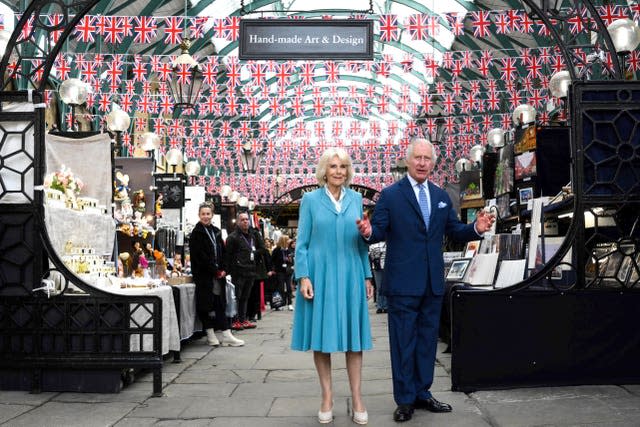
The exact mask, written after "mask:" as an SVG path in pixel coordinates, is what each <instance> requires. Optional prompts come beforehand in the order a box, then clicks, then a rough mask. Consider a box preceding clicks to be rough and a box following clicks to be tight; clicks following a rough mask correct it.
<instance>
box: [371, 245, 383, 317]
mask: <svg viewBox="0 0 640 427" xmlns="http://www.w3.org/2000/svg"><path fill="white" fill-rule="evenodd" d="M386 250H387V249H386V245H385V244H384V242H380V243H374V244H373V245H371V246H369V258H371V269H372V270H373V281H374V282H375V285H376V307H377V310H376V313H378V314H381V313H386V312H387V297H386V296H385V295H384V275H383V274H382V273H383V270H384V258H385V255H386Z"/></svg>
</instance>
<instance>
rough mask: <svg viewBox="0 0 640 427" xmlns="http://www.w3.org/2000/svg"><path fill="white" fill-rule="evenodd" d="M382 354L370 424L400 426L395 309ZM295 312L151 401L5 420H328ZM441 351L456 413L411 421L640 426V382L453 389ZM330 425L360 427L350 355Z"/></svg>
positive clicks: (84, 404)
mask: <svg viewBox="0 0 640 427" xmlns="http://www.w3.org/2000/svg"><path fill="white" fill-rule="evenodd" d="M371 319H372V329H373V331H372V332H373V337H374V350H372V351H369V352H366V353H365V356H364V369H363V387H362V389H363V394H364V396H365V404H366V405H367V408H368V411H369V425H370V426H372V427H376V426H395V425H398V424H396V423H395V422H394V421H393V418H392V413H393V410H394V409H395V404H394V402H393V397H392V394H391V369H390V359H389V353H388V351H389V343H388V339H387V332H386V328H387V322H386V320H387V319H386V315H384V314H375V312H374V311H373V310H372V311H371ZM291 321H292V312H289V311H278V312H268V313H265V315H264V316H263V319H262V320H261V321H259V322H258V328H257V329H254V330H249V331H242V332H240V333H238V335H239V336H240V337H241V338H242V339H244V340H246V342H247V344H246V346H245V347H241V348H229V347H225V348H212V347H209V346H207V345H206V343H205V340H204V339H200V340H194V341H191V342H188V343H186V344H185V345H184V349H183V351H182V363H179V364H174V363H171V361H167V362H166V363H165V365H164V367H163V375H162V376H163V387H164V388H163V396H162V397H159V398H153V397H150V395H151V391H152V384H151V375H150V374H140V375H139V376H138V377H137V378H136V382H135V383H133V384H132V385H130V386H128V387H126V388H124V389H123V390H122V392H120V393H118V394H98V393H41V394H37V395H34V394H29V393H26V392H9V391H0V425H2V426H21V427H23V426H64V427H71V426H82V427H92V426H117V427H145V426H163V427H164V426H167V427H168V426H187V427H199V426H214V427H244V426H246V427H261V426H266V427H270V426H287V427H288V426H318V425H319V424H318V422H317V420H316V413H317V411H318V406H319V404H320V398H319V393H320V388H319V385H318V382H317V379H316V374H315V370H314V367H313V361H312V356H311V354H310V353H300V352H294V351H291V350H290V349H289V339H290V330H291ZM442 350H443V348H442V347H440V348H439V351H438V363H437V366H436V378H435V381H434V385H433V388H432V391H433V392H434V395H435V396H436V397H437V398H438V399H439V400H442V401H444V402H447V403H450V404H451V405H453V408H454V410H453V412H452V413H449V414H432V413H430V412H426V411H416V413H415V415H414V417H413V419H412V420H411V421H409V422H407V423H404V426H407V427H409V426H434V427H437V426H447V427H463V426H469V427H482V426H504V427H517V426H522V427H532V426H567V427H568V426H598V427H599V426H603V427H604V426H607V427H609V426H640V385H632V386H615V385H605V386H579V387H555V388H530V389H515V390H503V391H482V392H475V393H471V394H468V395H467V394H464V393H458V392H452V391H451V381H450V378H449V373H448V372H449V369H450V357H449V355H447V354H443V353H442ZM333 366H334V377H333V381H334V395H335V404H334V415H335V420H334V422H333V423H332V424H329V425H330V426H331V425H333V426H355V424H353V422H352V421H351V419H350V416H349V408H350V396H349V385H348V381H347V375H346V370H345V361H344V357H343V356H342V355H340V354H337V355H334V357H333Z"/></svg>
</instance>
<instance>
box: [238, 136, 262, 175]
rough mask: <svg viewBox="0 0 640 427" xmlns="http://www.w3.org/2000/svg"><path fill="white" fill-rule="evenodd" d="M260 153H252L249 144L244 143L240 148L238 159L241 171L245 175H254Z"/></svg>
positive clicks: (260, 156)
mask: <svg viewBox="0 0 640 427" xmlns="http://www.w3.org/2000/svg"><path fill="white" fill-rule="evenodd" d="M262 155H263V154H262V152H261V151H254V150H253V148H252V147H251V143H250V142H246V143H245V144H244V145H243V146H242V153H240V157H241V160H242V169H243V170H244V171H245V172H247V173H256V170H257V169H258V165H259V164H260V160H261V159H262Z"/></svg>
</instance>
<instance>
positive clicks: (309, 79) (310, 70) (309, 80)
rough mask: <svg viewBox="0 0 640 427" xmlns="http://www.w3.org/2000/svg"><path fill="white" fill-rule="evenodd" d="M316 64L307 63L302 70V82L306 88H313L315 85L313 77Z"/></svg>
mask: <svg viewBox="0 0 640 427" xmlns="http://www.w3.org/2000/svg"><path fill="white" fill-rule="evenodd" d="M315 68H316V66H315V64H314V63H312V62H305V63H304V64H302V67H301V70H300V82H301V83H302V84H303V85H304V86H312V85H313V75H314V72H315Z"/></svg>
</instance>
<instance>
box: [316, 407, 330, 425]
mask: <svg viewBox="0 0 640 427" xmlns="http://www.w3.org/2000/svg"><path fill="white" fill-rule="evenodd" d="M331 421H333V408H331V409H329V410H328V411H327V412H322V411H318V422H319V423H320V424H329V423H330V422H331Z"/></svg>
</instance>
